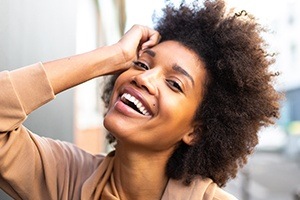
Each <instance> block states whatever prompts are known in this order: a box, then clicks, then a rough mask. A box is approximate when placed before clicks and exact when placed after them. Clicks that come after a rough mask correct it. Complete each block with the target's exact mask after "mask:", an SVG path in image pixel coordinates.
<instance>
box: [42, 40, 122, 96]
mask: <svg viewBox="0 0 300 200" xmlns="http://www.w3.org/2000/svg"><path fill="white" fill-rule="evenodd" d="M43 65H44V68H45V71H46V74H47V77H48V79H49V81H50V83H51V86H52V88H53V90H54V93H55V94H58V93H59V92H62V91H64V90H66V89H68V88H71V87H74V86H76V85H78V84H80V83H83V82H85V81H88V80H90V79H93V78H95V77H98V76H102V75H107V74H112V73H114V72H116V71H121V70H125V69H126V62H125V59H124V56H123V53H122V50H121V49H120V48H119V47H118V46H117V45H113V46H104V47H101V48H98V49H96V50H93V51H90V52H87V53H83V54H79V55H75V56H70V57H66V58H62V59H59V60H54V61H50V62H45V63H43Z"/></svg>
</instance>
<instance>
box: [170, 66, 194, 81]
mask: <svg viewBox="0 0 300 200" xmlns="http://www.w3.org/2000/svg"><path fill="white" fill-rule="evenodd" d="M172 69H173V70H174V71H176V72H179V73H181V74H183V75H184V76H186V77H188V78H189V79H190V80H191V82H192V84H193V86H194V85H195V81H194V79H193V77H192V76H191V75H190V74H189V73H188V72H187V71H185V70H184V69H183V68H182V67H180V66H179V65H174V66H173V67H172Z"/></svg>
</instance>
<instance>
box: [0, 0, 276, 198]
mask: <svg viewBox="0 0 300 200" xmlns="http://www.w3.org/2000/svg"><path fill="white" fill-rule="evenodd" d="M163 13H164V15H163V16H162V17H160V18H159V19H158V20H157V21H156V27H155V29H156V30H153V29H150V28H148V27H145V26H141V25H135V26H133V27H132V28H131V29H130V30H129V31H128V32H127V33H126V34H125V35H124V36H123V37H122V38H121V39H120V41H119V42H117V43H116V44H114V45H111V46H104V47H101V48H98V49H96V50H94V51H91V52H87V53H84V54H80V55H76V56H72V57H68V58H63V59H60V60H55V61H51V62H44V63H38V64H34V65H31V66H28V67H24V68H20V69H19V70H15V71H11V72H8V71H4V72H1V73H0V83H1V84H0V87H1V88H0V97H1V98H0V121H1V123H0V163H1V164H0V174H1V175H0V188H1V189H3V190H4V191H6V192H7V193H8V194H9V195H11V196H12V197H13V198H15V199H72V200H73V199H84V200H86V199H103V200H116V199H123V200H126V199H143V200H148V199H149V200H153V199H163V200H167V199H168V200H169V199H172V200H174V199H175V200H186V199H190V200H193V199H197V200H198V199H205V200H213V199H222V200H223V199H235V197H233V196H232V195H230V194H228V193H227V192H225V191H223V190H222V189H221V187H222V186H224V185H225V184H226V182H227V181H228V180H229V179H230V178H234V177H235V175H236V173H237V171H238V169H239V167H242V166H243V165H244V164H245V163H246V161H247V156H248V155H249V154H250V153H251V152H252V150H253V148H254V147H255V145H256V144H257V131H258V130H259V128H260V127H261V126H262V125H269V124H271V123H272V122H273V120H274V119H275V118H276V117H278V109H279V100H280V95H279V94H278V93H277V92H276V91H275V90H274V88H273V86H272V85H271V81H272V78H273V77H274V74H272V73H270V72H269V66H270V65H271V64H272V63H273V59H272V58H268V57H266V55H267V54H266V52H265V49H264V47H265V42H264V40H263V39H262V37H261V36H260V33H261V32H262V31H263V28H261V27H260V25H259V24H257V22H256V21H255V18H254V17H253V16H251V15H250V14H248V13H246V12H245V11H243V12H240V13H234V12H227V11H226V7H225V3H224V2H223V1H222V0H216V1H209V0H208V1H205V3H204V5H199V4H198V3H196V2H195V3H194V4H191V5H188V4H181V5H180V6H179V7H175V6H174V5H172V4H167V5H166V7H165V9H164V10H163ZM104 75H113V76H112V78H111V79H110V81H109V82H108V83H107V87H106V89H105V90H104V93H103V100H104V101H105V103H106V105H107V108H108V110H107V112H106V115H105V118H104V125H105V127H106V128H107V130H108V131H109V132H110V134H109V138H110V141H114V142H115V150H113V151H112V152H110V153H109V154H108V155H106V156H102V155H91V154H89V153H87V152H85V151H83V150H81V149H79V148H78V147H76V146H74V145H72V144H69V143H65V142H61V141H56V140H52V139H50V138H43V137H40V136H38V135H36V134H33V133H32V132H30V131H29V130H28V129H26V128H25V127H24V126H23V125H22V122H23V121H24V120H25V118H26V116H27V115H28V114H29V113H31V112H32V111H33V110H35V109H36V108H38V107H40V106H42V105H43V104H45V103H46V102H48V101H50V100H52V99H53V98H54V97H55V95H56V94H58V93H60V92H62V91H64V90H67V89H68V88H71V87H73V86H76V85H78V84H81V83H83V82H85V81H87V80H90V79H92V78H95V77H99V76H104ZM37 83H38V84H37ZM16 152H17V153H16Z"/></svg>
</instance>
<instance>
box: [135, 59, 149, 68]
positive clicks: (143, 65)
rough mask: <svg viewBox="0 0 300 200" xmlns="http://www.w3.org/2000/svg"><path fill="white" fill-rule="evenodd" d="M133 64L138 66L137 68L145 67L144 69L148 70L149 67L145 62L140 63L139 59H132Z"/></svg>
mask: <svg viewBox="0 0 300 200" xmlns="http://www.w3.org/2000/svg"><path fill="white" fill-rule="evenodd" d="M133 64H134V65H135V66H136V67H138V68H142V69H145V70H148V69H149V67H148V66H147V65H146V64H145V63H142V62H140V61H133Z"/></svg>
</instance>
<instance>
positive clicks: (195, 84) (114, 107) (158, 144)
mask: <svg viewBox="0 0 300 200" xmlns="http://www.w3.org/2000/svg"><path fill="white" fill-rule="evenodd" d="M205 78H206V71H205V69H204V63H203V62H202V61H200V59H199V58H198V57H197V55H196V54H195V53H194V52H193V51H191V50H189V49H187V48H186V47H184V46H183V45H181V44H180V43H178V42H175V41H166V42H162V43H160V44H158V45H156V46H155V47H153V48H151V49H146V50H144V51H143V53H142V54H141V55H140V57H139V58H138V59H137V60H136V61H135V62H134V63H133V64H132V66H131V67H130V68H129V69H128V70H127V71H125V72H123V73H122V74H121V75H120V76H119V77H118V79H117V80H116V83H115V86H114V90H113V93H112V98H111V101H110V106H109V109H108V113H107V115H106V117H105V119H104V125H105V127H106V128H107V129H108V130H109V131H110V132H111V133H112V134H113V135H114V136H115V137H116V138H117V140H118V143H124V144H130V145H135V146H139V147H142V148H146V149H149V150H165V149H170V148H173V147H174V146H175V145H176V144H177V143H178V142H179V141H181V140H183V141H184V142H186V143H188V144H189V143H191V141H192V139H193V134H192V132H193V117H194V114H195V112H196V109H197V108H198V106H199V103H200V102H201V100H202V96H203V90H204V87H203V86H204V82H205Z"/></svg>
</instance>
